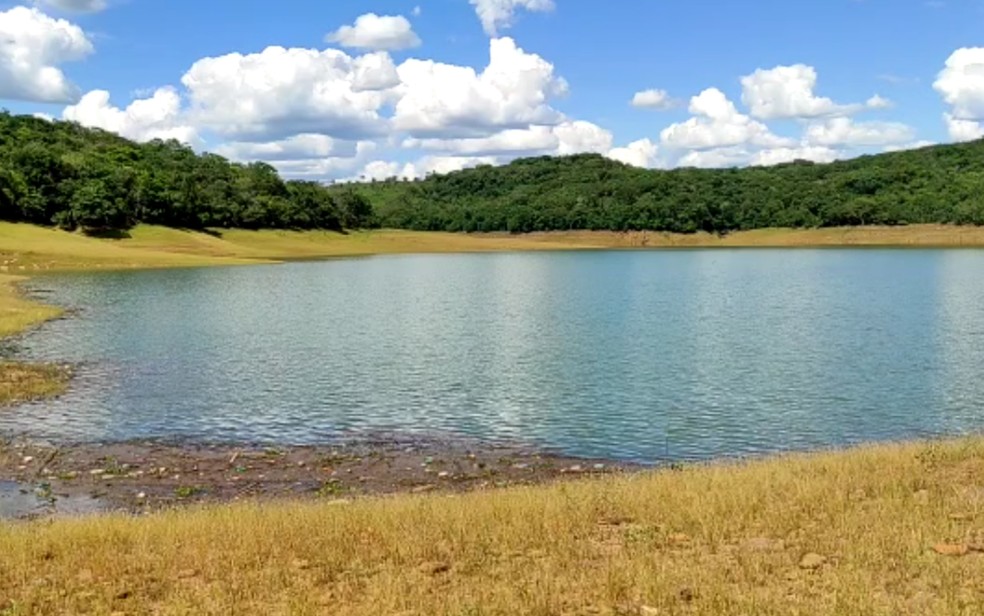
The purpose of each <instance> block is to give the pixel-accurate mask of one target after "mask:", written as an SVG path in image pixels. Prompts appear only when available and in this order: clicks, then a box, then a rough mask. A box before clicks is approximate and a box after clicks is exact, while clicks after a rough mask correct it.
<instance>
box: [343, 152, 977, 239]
mask: <svg viewBox="0 0 984 616" xmlns="http://www.w3.org/2000/svg"><path fill="white" fill-rule="evenodd" d="M354 190H356V192H358V193H359V194H361V195H363V196H364V197H366V199H368V200H369V201H370V202H371V203H372V205H373V207H374V209H375V212H376V214H377V216H378V217H379V220H380V222H381V224H382V225H384V226H388V227H399V228H409V229H419V230H442V231H510V232H530V231H550V230H569V229H595V230H614V231H624V230H656V231H673V232H679V233H692V232H696V231H707V232H712V233H727V232H729V231H737V230H745V229H755V228H763V227H825V226H845V225H874V224H878V225H903V224H910V223H952V224H974V225H980V224H984V141H976V142H972V143H963V144H954V145H940V146H931V147H926V148H922V149H918V150H910V151H904V152H892V153H885V154H878V155H873V156H862V157H860V158H855V159H853V160H846V161H838V162H833V163H829V164H814V163H811V162H807V161H796V162H792V163H788V164H783V165H778V166H772V167H748V168H743V169H694V168H683V169H674V170H671V171H662V170H647V169H639V168H636V167H631V166H628V165H624V164H622V163H618V162H615V161H612V160H608V159H606V158H604V157H602V156H599V155H595V154H582V155H576V156H567V157H540V158H529V159H523V160H517V161H515V162H513V163H511V164H509V165H505V166H501V167H492V166H484V167H477V168H474V169H467V170H464V171H458V172H455V173H450V174H447V175H436V176H431V177H429V178H428V179H426V180H423V181H418V182H402V181H398V180H396V179H391V180H388V181H385V182H376V183H370V184H361V185H357V186H356V187H355V188H354Z"/></svg>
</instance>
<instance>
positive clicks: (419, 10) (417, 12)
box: [410, 4, 424, 17]
mask: <svg viewBox="0 0 984 616" xmlns="http://www.w3.org/2000/svg"><path fill="white" fill-rule="evenodd" d="M423 12H424V9H422V8H420V5H419V4H418V5H417V6H415V7H413V10H412V11H410V14H411V15H413V16H414V17H420V14H421V13H423Z"/></svg>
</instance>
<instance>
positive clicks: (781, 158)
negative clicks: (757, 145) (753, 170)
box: [749, 145, 841, 167]
mask: <svg viewBox="0 0 984 616" xmlns="http://www.w3.org/2000/svg"><path fill="white" fill-rule="evenodd" d="M838 158H841V153H840V152H839V151H837V150H834V149H832V148H828V147H825V146H809V145H807V146H799V147H794V148H771V149H768V150H761V151H759V152H756V153H755V154H754V155H752V158H751V160H749V164H750V165H753V166H760V167H768V166H771V165H778V164H781V163H791V162H793V161H794V160H809V161H812V162H815V163H829V162H831V161H834V160H837V159H838Z"/></svg>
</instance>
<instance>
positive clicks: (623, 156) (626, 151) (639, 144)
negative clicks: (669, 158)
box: [606, 139, 659, 168]
mask: <svg viewBox="0 0 984 616" xmlns="http://www.w3.org/2000/svg"><path fill="white" fill-rule="evenodd" d="M658 154H659V146H657V145H656V144H655V143H653V142H652V141H650V140H649V139H640V140H638V141H633V142H632V143H630V144H629V145H627V146H624V147H620V148H613V149H612V150H610V151H609V152H608V154H606V156H608V158H611V159H612V160H617V161H619V162H623V163H625V164H627V165H633V166H635V167H645V168H651V167H655V166H656V165H657V163H658V160H659V159H658V158H657V155H658Z"/></svg>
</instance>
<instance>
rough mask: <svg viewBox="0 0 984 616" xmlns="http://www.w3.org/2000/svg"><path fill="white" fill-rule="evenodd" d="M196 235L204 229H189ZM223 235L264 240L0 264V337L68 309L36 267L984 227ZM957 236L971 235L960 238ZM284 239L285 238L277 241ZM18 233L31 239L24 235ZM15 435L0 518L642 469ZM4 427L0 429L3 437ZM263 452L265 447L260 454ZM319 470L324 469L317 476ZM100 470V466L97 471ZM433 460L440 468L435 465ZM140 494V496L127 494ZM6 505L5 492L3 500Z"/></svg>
mask: <svg viewBox="0 0 984 616" xmlns="http://www.w3.org/2000/svg"><path fill="white" fill-rule="evenodd" d="M12 229H13V230H15V231H25V229H26V230H27V231H28V232H29V233H40V234H51V233H54V234H56V235H58V236H67V237H72V238H73V239H80V240H82V241H83V242H84V243H85V245H86V246H87V247H88V246H89V245H90V244H92V243H96V244H99V245H109V246H110V247H111V248H112V249H113V251H116V252H120V251H121V250H122V251H123V252H125V251H130V250H133V248H131V247H125V248H120V247H121V246H124V245H126V241H127V240H123V241H121V240H103V239H94V238H84V237H81V236H78V234H67V233H64V232H60V231H52V230H49V229H41V228H36V227H30V226H29V225H13V224H11V223H0V255H2V254H4V244H3V237H4V234H5V233H6V234H9V233H10V232H11V230H12ZM941 233H943V234H945V237H946V238H949V239H948V240H947V241H949V242H950V243H949V244H947V243H945V242H944V243H941V240H940V237H941V236H940V234H941ZM148 234H149V236H148ZM199 235H201V236H202V237H198V236H199ZM228 235H229V236H231V238H232V239H231V240H229V241H236V242H239V243H238V244H236V245H237V246H239V248H240V249H241V252H245V251H246V249H245V248H244V246H248V244H244V243H243V242H244V240H243V239H242V238H243V237H247V238H251V240H250V241H253V242H255V244H257V245H262V244H263V242H268V244H266V245H263V247H262V248H260V249H259V251H258V253H257V254H251V255H250V256H249V257H248V258H246V257H244V255H243V254H237V255H235V256H234V257H230V256H228V255H218V256H217V255H215V254H211V255H197V256H195V257H194V258H193V260H192V261H191V262H187V261H186V260H185V258H186V257H189V253H188V252H187V250H188V245H187V244H180V243H178V244H175V243H174V242H176V241H177V240H181V241H185V242H188V241H194V242H198V241H207V242H208V247H209V249H210V250H212V251H215V250H217V249H216V242H222V241H225V240H223V239H221V238H216V237H214V236H211V235H205V234H194V233H190V232H186V231H177V230H170V229H160V228H157V229H147V228H144V229H142V230H137V231H135V233H134V237H135V241H136V242H137V243H138V244H140V248H139V250H140V253H139V254H140V255H141V258H142V260H137V261H132V260H131V261H119V260H116V261H103V260H102V256H103V255H102V253H100V262H99V263H98V264H97V265H94V264H93V262H91V261H86V260H85V259H84V258H82V259H80V260H77V261H76V262H75V265H76V266H77V267H72V266H71V265H70V264H68V265H66V264H65V263H60V262H55V263H54V264H53V265H52V264H50V263H49V265H52V266H51V267H45V266H44V265H42V264H39V263H37V262H36V263H34V266H33V269H32V271H30V272H29V275H10V274H6V273H0V309H3V310H0V338H9V337H11V336H15V335H19V334H22V333H24V332H25V331H28V330H30V329H33V328H36V327H39V326H41V325H43V324H44V323H45V322H46V321H48V320H52V319H57V318H65V316H66V315H70V314H71V311H67V310H65V309H63V308H60V307H55V306H48V305H46V304H44V303H42V302H43V298H38V297H36V296H33V295H31V294H29V293H27V292H25V290H24V289H22V288H21V286H20V285H21V284H22V283H24V282H26V281H27V280H29V277H30V275H34V274H37V275H43V274H45V273H48V272H52V273H55V272H59V273H60V272H73V271H92V270H93V269H98V270H101V271H103V270H133V269H158V268H174V267H203V266H220V265H252V264H274V263H279V262H285V261H295V260H297V261H300V260H318V259H331V258H346V257H360V256H371V255H390V254H424V253H434V252H448V253H454V252H458V253H468V252H476V251H477V252H490V251H497V252H502V251H530V250H541V251H542V250H548V251H557V250H610V249H630V250H631V249H635V250H676V249H685V250H687V249H704V248H727V249H734V248H748V249H755V248H777V249H783V248H879V247H880V248H940V247H944V248H960V247H963V248H984V227H945V226H934V225H921V226H916V227H884V228H880V227H860V228H840V229H838V228H834V229H805V230H788V229H764V230H758V231H749V232H741V233H736V234H731V235H728V236H723V237H718V236H711V235H708V234H695V235H686V236H682V235H672V234H665V233H654V232H625V233H618V232H549V233H531V234H526V235H518V236H513V235H509V234H502V233H492V234H475V235H465V234H447V233H416V232H405V231H386V230H382V231H373V232H368V233H360V234H349V235H345V236H342V235H339V234H330V233H322V232H305V233H300V232H291V231H277V232H250V231H232V232H229V233H228ZM148 237H149V238H152V239H153V241H150V239H148ZM237 238H238V239H237ZM258 238H260V239H258ZM285 238H286V239H285ZM448 238H453V239H454V241H453V242H450V243H444V242H445V240H448ZM968 238H970V239H971V240H973V243H968V241H967V240H968ZM271 241H274V243H275V244H276V245H277V249H276V250H273V249H272V248H271V245H270V244H269V242H271ZM154 242H157V244H158V246H157V249H158V251H157V252H155V253H151V252H148V250H147V245H148V244H153V243H154ZM166 242H171V243H170V244H167V243H166ZM283 242H292V243H290V244H288V245H286V247H285V245H284V244H283ZM343 242H348V244H343ZM865 242H867V243H865ZM929 242H933V243H929ZM28 243H31V242H30V238H29V241H28ZM176 246H177V247H176ZM290 247H292V248H293V250H291V249H289V248H290ZM163 248H166V249H167V250H163ZM199 248H200V246H199ZM72 249H75V248H72ZM111 252H112V251H111ZM30 254H32V255H33V258H36V259H39V258H43V254H44V251H43V250H38V251H35V252H31V253H30ZM59 254H60V255H61V258H65V256H66V254H65V253H59ZM39 255H42V256H39ZM199 257H204V258H203V259H200V258H199ZM118 258H119V255H118V254H116V253H114V259H118ZM155 259H156V260H155ZM10 262H11V259H9V258H8V259H6V260H4V263H5V265H4V266H3V267H4V268H7V269H9V267H10V265H9V263H10ZM19 267H22V268H23V267H27V266H19ZM13 359H14V361H8V362H7V363H6V365H3V364H0V376H2V379H0V385H3V384H6V383H7V382H9V381H10V380H11V378H10V377H11V375H12V374H13V373H14V372H19V373H31V374H33V375H36V376H38V380H37V382H32V383H31V386H30V388H26V387H24V388H22V391H19V392H18V391H17V387H18V384H17V383H15V384H14V385H13V386H11V389H12V390H13V391H12V393H9V394H6V395H4V391H3V390H0V412H16V411H15V410H12V409H10V408H9V407H10V406H12V405H15V404H17V403H20V402H23V401H27V400H32V399H38V398H43V397H54V396H58V395H60V394H61V393H63V392H64V390H65V389H66V388H67V387H70V379H71V371H70V367H66V366H60V365H58V364H28V363H23V362H18V361H16V356H15V357H14V358H13ZM15 369H16V370H15ZM5 407H8V408H5ZM22 436H23V435H17V434H7V435H0V518H2V517H4V514H3V510H2V509H3V508H2V504H3V503H2V499H3V496H4V494H5V493H6V494H7V496H8V497H10V495H11V494H15V495H16V494H20V495H21V496H22V497H24V498H20V499H19V502H20V505H18V506H17V507H16V509H17V511H18V513H17V514H16V515H15V516H14V517H24V516H26V517H32V516H33V515H35V514H38V513H40V514H41V515H45V514H48V513H59V512H62V511H68V512H72V511H78V512H106V511H122V512H128V513H147V512H152V511H159V510H162V509H169V508H172V507H180V506H184V505H189V504H203V503H227V502H234V501H238V500H242V499H260V500H270V499H275V500H283V499H288V500H295V499H297V500H308V499H312V498H313V499H317V498H321V497H324V496H325V495H326V494H328V495H330V496H333V497H335V498H346V497H366V496H378V495H389V494H414V493H420V492H425V491H431V490H434V491H438V492H462V491H470V490H483V489H488V488H496V487H505V486H513V485H538V484H545V483H550V482H553V481H555V480H558V479H569V478H572V477H580V476H585V475H588V476H590V475H607V474H612V473H622V472H626V471H637V470H641V469H643V468H648V467H643V466H642V465H638V464H633V463H626V462H621V461H617V460H585V459H581V458H577V457H571V456H563V455H557V454H554V453H550V452H545V451H536V450H535V449H532V448H528V447H527V448H524V447H519V446H515V445H500V444H495V443H485V442H478V441H476V442H471V443H469V445H468V446H467V447H466V446H465V445H464V443H463V442H458V441H453V440H430V441H419V442H413V443H410V444H406V443H403V444H401V443H398V442H395V441H394V442H391V443H381V444H376V446H368V447H367V446H366V445H365V444H360V443H357V442H351V443H346V442H340V443H338V444H327V445H321V446H286V447H275V448H273V449H271V448H268V447H267V448H265V447H259V446H250V445H242V446H239V445H204V444H197V443H188V444H167V443H162V442H156V441H128V442H122V443H111V444H99V443H89V444H73V445H65V446H54V445H44V444H37V443H34V444H32V443H29V442H27V441H24V440H22ZM5 438H6V439H8V440H7V441H6V442H5V441H4V439H5ZM270 451H276V453H275V454H271V453H270ZM339 452H342V453H341V454H339V455H341V458H338V459H337V460H335V463H332V464H328V465H326V464H325V463H324V460H325V459H333V456H335V457H337V456H336V454H338V453H339ZM240 459H242V460H249V461H250V464H249V465H247V466H257V465H260V466H258V467H259V468H262V469H265V470H267V471H268V472H262V473H261V472H254V471H255V469H254V468H246V469H241V466H242V465H241V464H239V463H238V462H239V461H240ZM257 461H258V462H257ZM431 461H440V462H438V463H436V464H437V465H438V466H440V465H445V466H446V467H447V469H450V470H446V469H438V470H435V469H436V468H437V466H434V464H435V463H434V462H431ZM254 462H255V463H256V464H254ZM725 463H727V461H725ZM478 465H481V466H480V467H479V466H478ZM161 468H164V469H168V472H156V473H149V472H148V471H150V470H153V469H161ZM326 468H328V469H329V470H328V473H329V474H327V475H326V474H325V469H326ZM175 469H179V470H177V471H175ZM571 469H574V470H571ZM100 470H102V471H107V472H101V473H100V472H96V471H100ZM171 471H174V472H171ZM431 471H433V472H431ZM442 472H444V473H447V474H446V475H443V476H441V473H442ZM188 473H191V474H190V475H189V474H188ZM331 473H334V474H331ZM175 475H176V476H177V477H175ZM4 482H6V484H4ZM25 491H26V493H24V492H25ZM141 494H142V495H143V496H142V497H139V498H138V495H141ZM319 494H320V495H321V496H320V497H319V496H318V495H319ZM8 501H9V498H8ZM11 507H12V506H11V505H9V504H8V508H11ZM8 517H9V516H8Z"/></svg>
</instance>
